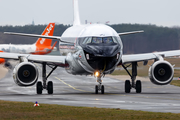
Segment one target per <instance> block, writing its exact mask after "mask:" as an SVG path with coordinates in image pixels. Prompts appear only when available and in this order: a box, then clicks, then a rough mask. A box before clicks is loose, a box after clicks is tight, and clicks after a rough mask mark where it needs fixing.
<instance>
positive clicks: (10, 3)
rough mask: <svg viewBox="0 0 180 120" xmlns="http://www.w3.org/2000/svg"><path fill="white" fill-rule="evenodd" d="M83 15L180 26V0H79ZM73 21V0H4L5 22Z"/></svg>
mask: <svg viewBox="0 0 180 120" xmlns="http://www.w3.org/2000/svg"><path fill="white" fill-rule="evenodd" d="M79 10H80V19H81V22H82V23H85V20H87V21H88V22H91V23H105V22H107V21H110V22H109V24H122V23H131V24H135V23H137V24H155V25H157V26H168V27H174V26H180V0H79ZM33 20H34V22H35V25H38V24H48V23H50V22H55V23H58V24H72V23H73V0H51V1H50V0H0V26H1V25H14V26H15V25H27V24H31V23H32V21H33Z"/></svg>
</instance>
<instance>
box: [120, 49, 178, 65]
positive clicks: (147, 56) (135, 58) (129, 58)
mask: <svg viewBox="0 0 180 120" xmlns="http://www.w3.org/2000/svg"><path fill="white" fill-rule="evenodd" d="M158 56H162V57H173V56H180V50H172V51H164V52H154V53H144V54H133V55H123V56H122V63H123V64H125V63H131V62H140V61H146V60H152V59H158Z"/></svg>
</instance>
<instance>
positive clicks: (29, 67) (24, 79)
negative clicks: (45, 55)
mask: <svg viewBox="0 0 180 120" xmlns="http://www.w3.org/2000/svg"><path fill="white" fill-rule="evenodd" d="M38 76H39V74H38V69H37V67H36V66H35V65H34V64H33V63H30V62H21V63H20V64H18V65H16V66H15V68H14V70H13V79H14V81H15V83H16V84H17V85H19V86H31V85H34V84H35V83H36V82H37V80H38Z"/></svg>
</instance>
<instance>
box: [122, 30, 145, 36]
mask: <svg viewBox="0 0 180 120" xmlns="http://www.w3.org/2000/svg"><path fill="white" fill-rule="evenodd" d="M142 32H144V30H141V31H132V32H123V33H118V34H119V35H129V34H135V33H142Z"/></svg>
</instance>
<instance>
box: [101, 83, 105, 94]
mask: <svg viewBox="0 0 180 120" xmlns="http://www.w3.org/2000/svg"><path fill="white" fill-rule="evenodd" d="M101 94H104V85H102V86H101Z"/></svg>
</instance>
